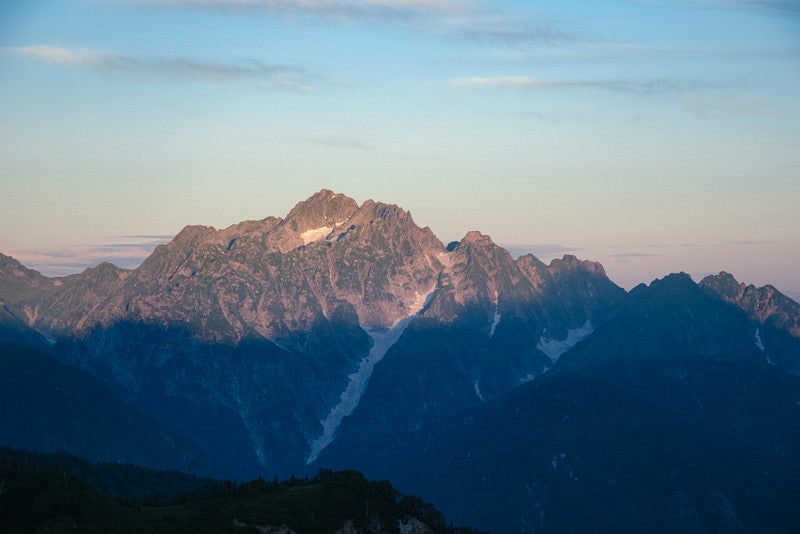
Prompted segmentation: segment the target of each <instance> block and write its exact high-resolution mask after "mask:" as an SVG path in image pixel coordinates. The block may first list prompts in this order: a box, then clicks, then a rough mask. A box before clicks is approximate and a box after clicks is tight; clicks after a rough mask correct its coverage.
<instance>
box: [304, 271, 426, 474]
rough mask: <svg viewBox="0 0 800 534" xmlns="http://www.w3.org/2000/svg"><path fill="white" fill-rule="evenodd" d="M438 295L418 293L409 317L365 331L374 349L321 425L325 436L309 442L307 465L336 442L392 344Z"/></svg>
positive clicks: (354, 374)
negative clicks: (384, 326) (337, 432)
mask: <svg viewBox="0 0 800 534" xmlns="http://www.w3.org/2000/svg"><path fill="white" fill-rule="evenodd" d="M435 292H436V291H435V287H434V288H431V290H430V291H428V292H427V293H423V294H421V293H417V294H416V298H415V299H414V302H413V303H412V304H411V305H410V306H409V307H408V309H409V314H408V315H407V316H406V317H404V318H402V319H400V320H398V321H396V322H395V323H394V324H393V325H392V326H391V328H389V329H378V328H364V330H365V331H366V332H367V334H368V335H369V337H371V338H372V341H373V344H372V348H370V349H369V353H368V354H367V356H366V357H365V358H364V359H363V360H361V363H360V364H359V366H358V369H357V370H356V371H355V372H354V373H352V374H351V375H350V376H348V377H347V386H346V387H345V390H344V391H343V392H342V394H341V395H340V396H339V402H338V403H337V404H336V405H335V406H334V407H333V408H332V409H331V411H330V412H329V413H328V415H327V417H325V419H324V420H323V421H321V422H320V423H321V424H322V435H320V436H319V437H318V438H317V439H315V440H313V441H311V442H310V443H309V446H310V447H311V452H310V454H309V455H308V458H307V459H306V464H310V463H312V462H314V461H315V460H316V459H317V457H318V456H319V454H320V453H321V452H322V451H323V450H324V449H325V447H327V446H328V445H330V444H331V443H333V440H334V439H335V438H336V431H337V430H338V429H339V425H341V424H342V421H343V420H344V418H345V417H347V416H348V415H350V414H351V413H353V411H354V410H355V409H356V407H357V406H358V403H359V402H361V397H362V396H363V395H364V392H365V391H366V390H367V386H368V385H369V379H370V377H371V376H372V371H373V370H374V369H375V366H376V365H377V364H378V363H379V362H380V361H381V360H382V359H383V357H384V356H385V355H386V353H387V352H389V349H390V348H392V345H394V344H395V343H397V340H398V339H400V336H401V335H403V332H404V331H405V329H406V327H407V326H408V324H409V323H410V322H411V320H412V319H413V318H414V317H416V316H417V315H418V314H419V313H420V312H421V311H422V310H424V309H425V306H427V305H428V303H430V300H431V299H432V298H433V295H434V294H435Z"/></svg>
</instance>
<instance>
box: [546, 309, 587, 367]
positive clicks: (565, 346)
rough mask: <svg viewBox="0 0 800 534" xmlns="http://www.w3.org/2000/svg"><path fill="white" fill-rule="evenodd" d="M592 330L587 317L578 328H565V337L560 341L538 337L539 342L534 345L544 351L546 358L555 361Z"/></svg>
mask: <svg viewBox="0 0 800 534" xmlns="http://www.w3.org/2000/svg"><path fill="white" fill-rule="evenodd" d="M592 332H594V326H592V322H591V321H590V320H588V319H587V320H586V322H585V323H584V324H583V326H581V327H580V328H571V329H569V330H567V337H566V338H565V339H563V340H561V341H558V340H556V339H547V340H546V339H544V338H539V343H538V344H537V345H536V348H537V349H539V350H540V351H542V352H544V353H545V354H546V355H547V357H548V358H550V359H551V360H553V362H555V361H556V360H558V358H559V357H560V356H561V355H562V354H564V353H565V352H567V351H568V350H569V349H571V348H572V347H574V346H575V345H577V344H578V342H580V341H582V340H584V339H586V338H587V337H589V335H591V333H592Z"/></svg>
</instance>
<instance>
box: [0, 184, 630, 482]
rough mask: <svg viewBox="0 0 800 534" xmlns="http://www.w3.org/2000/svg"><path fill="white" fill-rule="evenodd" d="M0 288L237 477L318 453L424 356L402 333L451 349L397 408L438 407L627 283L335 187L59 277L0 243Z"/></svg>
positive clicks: (502, 385) (23, 312)
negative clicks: (459, 234)
mask: <svg viewBox="0 0 800 534" xmlns="http://www.w3.org/2000/svg"><path fill="white" fill-rule="evenodd" d="M0 288H2V296H1V297H0V298H2V301H3V306H4V310H7V312H6V313H7V315H8V317H13V318H14V321H15V322H16V323H19V325H18V326H24V327H25V329H27V331H28V334H29V335H33V336H41V337H43V338H47V339H49V340H50V342H51V343H52V344H53V348H52V352H53V354H54V355H55V356H56V357H57V358H58V359H59V360H61V361H62V362H63V363H66V364H69V365H74V366H77V367H79V368H81V369H84V370H87V371H89V372H91V373H92V374H94V375H95V376H97V377H98V378H100V379H102V380H104V381H105V382H107V383H108V384H110V385H111V386H112V387H113V388H114V389H115V391H117V393H118V394H119V395H120V396H121V397H122V398H123V399H125V400H126V401H127V402H129V403H130V404H131V405H132V406H133V407H135V408H136V409H139V410H142V411H144V412H146V413H151V414H153V415H154V417H156V418H157V419H158V420H159V421H160V423H161V424H162V425H164V426H165V427H166V428H169V429H172V430H175V431H176V432H178V433H180V434H181V435H184V436H186V438H187V439H189V440H191V441H192V442H194V443H197V444H198V445H199V446H200V447H201V448H202V449H203V451H204V452H205V453H207V454H208V455H210V456H213V457H216V458H220V462H221V463H224V464H225V468H226V469H227V470H228V473H229V474H231V475H233V476H241V477H244V476H247V475H251V474H252V473H254V472H261V471H264V470H266V471H267V472H278V473H281V474H285V473H288V472H289V471H290V470H292V469H298V466H302V465H304V464H305V463H306V462H309V461H313V460H314V459H315V458H316V457H317V456H318V455H319V454H320V453H321V452H322V451H323V450H324V449H325V448H326V447H328V446H329V445H330V444H331V443H334V442H335V441H336V439H337V436H338V434H339V430H340V428H339V427H340V425H341V424H342V421H343V420H344V419H346V418H348V417H347V416H350V415H351V414H352V415H353V417H355V416H356V415H355V414H354V413H353V412H354V411H355V410H356V408H357V407H358V406H359V405H360V404H361V403H362V402H365V401H368V400H370V399H371V398H372V395H371V394H370V393H371V390H372V389H373V388H370V387H369V386H368V384H370V383H371V382H375V383H381V382H382V381H384V380H391V381H397V380H398V379H399V377H400V376H399V375H396V374H394V373H392V372H391V371H390V370H391V367H392V366H393V365H395V364H394V363H390V362H389V360H388V359H387V360H386V361H383V362H382V360H384V358H389V359H399V360H400V362H406V363H400V365H401V366H404V367H406V369H407V371H406V372H409V371H412V370H413V369H414V365H413V364H412V361H413V358H414V357H415V356H414V355H413V354H412V355H404V354H402V353H401V352H398V349H397V345H398V344H399V343H400V342H401V340H403V342H402V345H403V346H404V347H409V346H420V344H422V345H423V346H424V345H425V344H427V343H429V340H428V337H429V336H431V335H433V336H435V337H437V339H436V340H435V343H436V344H437V345H436V346H434V347H431V350H432V351H439V350H441V351H442V353H441V355H440V357H439V359H444V358H447V359H448V362H447V365H445V366H444V367H441V368H440V369H439V372H440V373H445V374H446V375H447V378H446V380H447V382H448V384H447V385H446V387H445V388H444V389H443V390H439V391H436V392H435V393H433V392H432V395H434V397H441V398H440V399H439V400H438V401H437V403H436V404H435V405H436V406H437V407H438V408H437V409H436V410H434V409H432V408H431V409H430V410H429V409H424V410H423V408H422V404H420V405H419V406H416V408H414V409H410V410H409V411H408V413H406V414H404V415H403V417H404V418H406V419H408V420H409V421H412V420H413V421H417V420H419V419H420V418H422V419H425V420H426V421H431V422H433V421H437V420H438V419H439V418H441V417H445V416H446V414H447V413H448V412H449V411H450V410H451V409H453V408H454V407H456V406H458V407H469V406H473V405H475V404H478V403H481V402H484V401H486V400H487V399H491V398H493V397H495V396H497V395H500V394H502V393H503V392H505V391H508V390H509V389H511V388H513V387H515V386H517V385H519V384H520V383H523V382H525V381H528V380H531V379H532V378H534V377H535V376H537V375H538V374H540V373H541V372H543V371H544V370H546V369H547V368H548V367H549V366H551V365H552V358H551V357H550V356H546V355H545V353H543V352H542V351H540V350H539V349H538V348H537V344H538V343H540V341H542V342H544V343H547V342H552V341H553V340H555V341H558V340H563V339H567V338H568V335H569V332H570V331H571V329H580V328H583V327H584V325H586V324H587V323H588V322H591V321H595V322H596V321H597V320H598V318H599V320H602V318H603V317H604V316H605V315H607V314H608V310H610V309H611V308H613V306H614V305H615V304H616V302H618V301H619V299H620V298H622V296H623V294H624V292H623V291H622V290H621V289H619V288H618V287H616V286H615V285H614V284H613V283H611V282H610V281H609V280H608V279H607V278H606V277H605V274H604V273H603V271H602V267H600V266H599V265H597V264H592V263H589V262H580V261H578V260H576V259H575V258H571V257H567V258H565V259H564V260H562V261H557V262H554V263H553V264H552V265H551V266H549V267H548V266H545V265H544V264H542V263H541V262H539V261H538V260H536V259H535V258H534V257H533V256H525V257H523V258H520V259H519V260H516V261H515V260H514V259H512V258H511V256H510V255H509V254H508V252H506V251H505V250H503V249H502V248H500V247H498V246H497V245H495V244H494V243H492V241H491V240H490V239H489V238H488V237H487V236H483V235H481V234H480V233H478V232H470V233H469V234H467V235H466V236H465V238H464V239H463V240H462V241H461V242H458V243H454V244H451V245H450V246H449V247H445V246H444V245H443V244H442V243H441V242H440V241H439V240H438V239H437V238H436V237H435V236H434V234H433V233H432V232H431V231H430V229H428V228H420V227H418V226H417V225H416V224H415V223H414V221H413V219H412V217H411V214H410V213H408V212H406V211H404V210H403V209H401V208H399V207H397V206H395V205H389V204H383V203H380V202H374V201H372V200H368V201H366V202H364V203H363V204H362V205H361V206H359V205H358V204H357V203H356V202H355V201H354V200H353V199H351V198H348V197H346V196H344V195H340V194H335V193H333V192H331V191H328V190H322V191H320V192H319V193H317V194H315V195H313V196H312V197H310V198H309V199H307V200H306V201H304V202H300V203H299V204H297V206H295V208H294V209H292V210H291V211H290V212H289V214H288V215H287V216H286V218H284V219H280V218H275V217H268V218H266V219H263V220H260V221H246V222H243V223H240V224H237V225H233V226H231V227H229V228H225V229H222V230H217V229H214V228H210V227H204V226H189V227H186V228H184V229H183V230H182V231H181V232H180V233H179V234H178V235H177V236H176V237H175V238H174V239H173V240H172V241H171V242H170V243H168V244H166V245H161V246H159V247H157V248H156V250H155V251H154V252H153V253H152V255H151V256H150V257H149V258H147V259H146V260H145V262H144V263H143V264H142V265H141V266H140V267H139V268H137V269H134V270H131V271H126V270H122V269H118V268H116V267H114V266H113V265H110V264H102V265H99V266H98V267H96V268H93V269H89V270H87V271H85V272H84V273H81V274H79V275H72V276H67V277H62V278H53V279H50V278H46V277H43V276H41V275H39V274H38V273H36V272H35V271H30V270H28V269H26V268H25V267H23V266H22V265H19V264H18V263H17V262H16V261H15V260H13V259H12V258H3V271H2V278H0ZM16 323H15V324H16ZM406 338H408V341H405V339H406ZM448 339H456V340H457V341H456V342H455V343H453V342H450V341H447V340H448ZM395 353H397V354H398V355H396V356H393V354H395ZM434 360H436V359H434ZM434 360H431V361H427V362H422V363H421V365H423V367H424V366H429V365H438V363H437V362H436V361H434ZM379 363H380V365H378V364H379ZM384 374H386V375H387V376H386V377H384V376H382V375H384ZM385 392H386V390H384V391H383V393H384V394H385ZM398 394H399V395H404V394H405V393H403V392H398ZM371 404H372V407H371V408H370V407H367V406H365V407H364V410H366V411H367V413H369V410H382V409H383V408H382V404H381V403H380V402H377V401H373V402H371ZM415 410H416V411H415ZM423 412H424V413H423ZM388 423H389V424H388V425H387V429H386V432H384V431H383V430H382V429H380V428H378V427H375V428H373V429H371V430H370V433H372V434H375V439H376V440H377V442H380V443H385V442H391V441H393V439H394V435H395V434H396V433H397V431H398V428H399V427H395V426H394V425H393V424H391V422H388ZM422 436H424V434H419V436H418V437H419V439H423V438H422ZM415 439H416V438H415ZM412 441H413V440H412ZM370 446H372V444H371V445H370ZM410 446H416V445H415V444H414V443H412V444H411V445H410Z"/></svg>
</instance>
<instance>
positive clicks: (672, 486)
mask: <svg viewBox="0 0 800 534" xmlns="http://www.w3.org/2000/svg"><path fill="white" fill-rule="evenodd" d="M0 341H4V342H6V344H5V345H3V346H2V348H0V356H1V357H2V361H0V364H2V365H3V368H4V377H5V380H6V381H7V383H9V384H12V385H13V387H11V388H7V389H6V391H5V393H4V395H6V397H7V398H6V400H5V401H4V405H5V406H7V407H13V408H7V409H6V410H5V412H4V413H3V414H2V419H3V420H2V424H3V427H4V428H6V429H7V431H6V432H5V435H4V436H3V442H2V444H5V445H10V446H15V447H21V448H27V449H31V450H39V451H59V450H67V451H69V452H74V453H76V454H79V455H82V456H84V457H88V458H90V459H92V460H98V461H129V462H136V463H139V464H141V465H145V466H148V467H158V468H163V467H172V468H180V469H184V470H188V471H191V472H194V473H198V474H202V475H212V476H217V477H233V478H238V479H250V478H254V477H256V476H259V475H266V476H272V475H273V474H279V475H281V476H288V475H289V474H291V473H312V472H316V470H317V469H318V468H319V467H324V468H329V467H330V468H336V469H359V470H361V471H363V472H364V473H366V474H367V476H369V477H373V478H389V479H390V480H392V481H393V482H394V483H395V485H397V486H398V488H399V489H400V490H401V491H407V492H413V493H416V494H419V495H421V496H422V497H424V498H426V499H428V500H431V501H432V502H434V503H436V504H437V506H439V507H440V508H442V509H443V511H444V512H445V513H446V514H447V516H448V517H452V518H453V519H454V520H456V521H457V522H459V523H466V524H470V525H472V526H474V527H478V528H484V529H487V530H490V531H494V532H539V531H553V530H555V531H564V530H567V531H571V530H585V529H586V525H590V524H591V525H594V526H596V527H597V528H598V529H600V530H617V529H628V530H630V529H635V530H696V529H700V530H751V529H758V530H767V531H782V530H790V528H789V527H790V526H791V525H792V524H794V525H797V524H800V511H798V510H800V484H798V483H797V482H796V481H797V480H800V478H798V476H797V475H798V474H800V460H798V458H800V455H798V452H800V424H799V423H798V421H800V377H799V376H798V375H800V305H798V303H796V302H794V301H793V300H791V299H789V298H788V297H786V296H784V295H782V294H781V293H780V292H779V291H778V290H777V289H775V288H774V287H772V286H766V287H762V288H756V287H754V286H747V285H745V284H742V283H739V282H738V281H736V280H735V279H734V278H733V276H731V275H730V274H727V273H725V272H721V273H720V274H718V275H715V276H709V277H707V278H705V279H703V280H702V281H700V283H695V282H694V281H693V280H691V278H690V277H689V276H688V275H685V274H672V275H669V276H667V277H665V278H663V279H660V280H656V281H654V282H652V283H651V284H650V285H649V286H645V285H641V286H638V287H636V288H634V289H633V290H631V291H630V292H626V291H625V290H623V289H622V288H620V287H618V286H616V285H615V284H614V283H613V282H612V281H611V280H609V278H608V277H607V276H606V274H605V272H604V270H603V267H602V266H601V265H600V264H598V263H595V262H591V261H583V260H579V259H577V258H575V257H574V256H569V255H568V256H564V257H563V258H562V259H557V260H553V261H552V262H550V264H549V265H547V264H544V263H543V262H541V261H540V260H538V259H537V258H535V257H534V256H533V255H524V256H521V257H519V258H516V259H515V258H513V257H512V256H511V254H509V252H508V251H507V250H505V249H503V248H502V247H499V246H497V245H496V244H495V243H493V242H492V240H491V239H490V238H489V237H488V236H485V235H483V234H481V233H479V232H469V233H468V234H467V235H465V236H464V238H463V239H462V240H460V241H457V242H453V243H449V244H445V243H442V242H441V241H439V240H438V239H437V238H436V236H435V235H434V234H433V232H432V231H431V230H430V229H428V228H420V227H419V226H417V225H416V224H415V223H414V220H413V218H412V217H411V214H410V213H408V212H407V211H405V210H403V209H401V208H399V207H398V206H395V205H391V204H384V203H380V202H374V201H372V200H368V201H366V202H364V203H363V204H361V205H358V203H357V202H356V201H354V200H353V199H351V198H348V197H346V196H344V195H341V194H335V193H333V192H331V191H328V190H322V191H320V192H319V193H316V194H315V195H313V196H312V197H310V198H309V199H307V200H305V201H303V202H300V203H299V204H297V206H295V208H294V209H292V210H291V211H290V212H289V214H288V215H287V216H286V217H285V218H283V219H281V218H276V217H268V218H266V219H263V220H260V221H246V222H242V223H240V224H237V225H233V226H230V227H228V228H225V229H221V230H218V229H215V228H211V227H204V226H189V227H186V228H184V229H183V230H182V231H181V232H180V233H179V234H178V235H177V236H176V237H175V238H174V239H173V240H172V241H171V242H169V243H168V244H166V245H160V246H158V247H157V248H156V249H155V250H154V251H153V253H152V254H151V255H150V256H149V257H148V258H147V259H146V260H145V261H144V263H143V264H142V265H141V266H140V267H138V268H136V269H133V270H123V269H119V268H117V267H115V266H113V265H111V264H107V263H104V264H101V265H99V266H97V267H95V268H92V269H88V270H86V271H84V272H83V273H80V274H77V275H71V276H66V277H58V278H48V277H44V276H42V275H40V274H39V273H37V272H36V271H32V270H30V269H28V268H26V267H25V266H23V265H21V264H20V263H19V262H17V261H16V260H14V259H13V258H11V257H8V256H2V255H0ZM87 391H91V395H89V396H88V397H86V396H85V393H86V392H87ZM81 399H84V400H83V401H82V400H81ZM85 399H88V400H85ZM56 407H58V410H57V409H56ZM88 407H93V408H98V407H102V409H99V408H98V409H95V410H92V409H89V408H88ZM102 412H106V413H102ZM54 414H58V415H54ZM134 429H136V430H138V431H133V430H134ZM80 436H83V437H84V439H83V441H81V439H79V438H80ZM111 438H114V439H111ZM115 440H116V441H115ZM122 442H124V443H125V444H126V446H122V445H121V443H122ZM91 443H106V444H107V445H105V446H103V447H92V446H90V445H89V444H91Z"/></svg>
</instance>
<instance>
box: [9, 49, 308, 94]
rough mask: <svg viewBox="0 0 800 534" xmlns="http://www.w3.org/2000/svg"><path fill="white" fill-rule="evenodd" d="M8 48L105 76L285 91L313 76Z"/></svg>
mask: <svg viewBox="0 0 800 534" xmlns="http://www.w3.org/2000/svg"><path fill="white" fill-rule="evenodd" d="M11 50H12V51H14V52H16V53H18V54H21V55H24V56H27V57H31V58H33V59H35V60H37V61H41V62H43V63H49V64H53V65H66V66H71V67H76V68H80V69H84V70H89V71H92V72H96V73H99V74H107V75H112V74H115V75H128V76H134V77H140V78H153V79H166V80H189V81H203V82H215V83H231V82H243V81H249V82H253V83H256V84H258V85H260V86H263V87H269V88H273V89H282V90H287V91H303V90H306V89H308V88H310V86H311V85H312V83H313V81H314V80H315V78H316V77H315V76H313V75H312V74H311V73H309V72H308V71H306V70H305V69H303V68H300V67H296V66H291V65H276V64H269V63H263V62H260V61H254V60H250V61H242V62H225V63H223V62H213V61H203V60H197V59H189V58H140V57H135V56H129V55H125V54H120V53H117V52H111V51H106V50H95V49H90V48H65V47H58V46H22V47H16V48H12V49H11Z"/></svg>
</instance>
